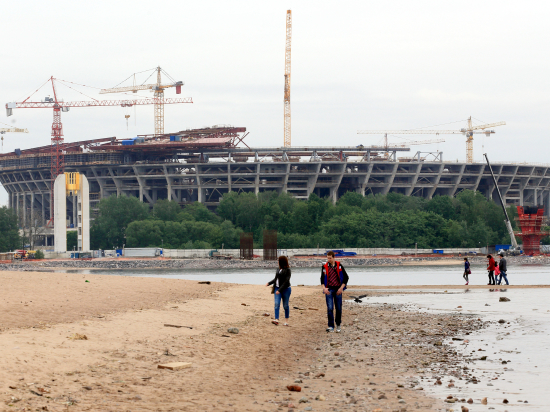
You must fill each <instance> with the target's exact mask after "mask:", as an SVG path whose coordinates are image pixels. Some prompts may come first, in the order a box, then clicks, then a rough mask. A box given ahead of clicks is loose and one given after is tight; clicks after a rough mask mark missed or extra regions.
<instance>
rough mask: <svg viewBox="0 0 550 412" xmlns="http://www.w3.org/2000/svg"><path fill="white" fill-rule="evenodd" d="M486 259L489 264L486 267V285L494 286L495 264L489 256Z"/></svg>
mask: <svg viewBox="0 0 550 412" xmlns="http://www.w3.org/2000/svg"><path fill="white" fill-rule="evenodd" d="M487 259H489V263H488V265H487V271H488V272H489V283H487V284H488V285H495V269H496V262H495V259H494V258H493V257H492V256H491V255H487Z"/></svg>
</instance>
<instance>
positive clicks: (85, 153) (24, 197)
mask: <svg viewBox="0 0 550 412" xmlns="http://www.w3.org/2000/svg"><path fill="white" fill-rule="evenodd" d="M209 133H210V134H209ZM244 133H246V129H245V128H239V127H229V126H215V127H212V128H203V129H197V130H186V131H182V132H178V133H174V134H173V135H166V136H163V137H157V136H148V137H145V139H144V143H138V144H131V145H122V143H121V141H119V140H116V139H114V138H104V139H96V140H86V141H82V142H71V143H63V144H62V145H61V146H60V150H61V151H62V152H63V153H64V165H65V171H67V172H80V173H82V174H84V175H85V176H86V177H87V179H88V181H89V185H90V202H91V212H92V214H93V213H95V212H94V211H96V210H97V203H98V202H99V201H100V200H101V199H104V198H106V197H109V196H112V195H115V196H121V195H127V196H135V197H137V198H138V199H140V200H141V201H142V202H144V203H146V204H148V205H149V206H150V207H152V206H153V205H154V204H155V202H156V201H157V200H159V199H167V200H173V201H176V202H178V203H179V204H180V205H185V204H190V203H193V202H201V203H204V204H205V205H206V206H207V207H209V208H211V209H213V208H215V207H216V206H217V205H218V204H219V201H220V199H221V198H222V197H223V196H224V195H225V194H226V193H229V192H238V193H241V192H246V193H255V194H258V193H260V192H265V191H276V192H278V193H288V194H290V195H292V196H293V197H295V198H297V199H308V198H309V196H310V195H311V194H312V193H315V194H316V195H317V196H319V197H328V198H330V199H331V200H332V201H333V202H336V201H337V200H338V199H339V198H340V197H341V196H343V195H344V194H345V193H346V192H348V191H354V192H357V193H359V194H361V195H370V194H374V195H376V194H382V195H383V194H388V193H400V194H403V195H406V196H419V197H424V198H432V197H434V196H455V195H456V194H457V193H459V192H460V191H462V190H466V189H468V190H473V191H479V192H481V193H483V194H484V195H485V196H486V197H487V198H488V199H493V200H495V201H496V202H498V196H497V191H496V186H495V184H494V183H493V181H492V179H491V175H490V173H489V168H488V165H487V164H486V163H485V162H477V163H473V164H469V163H465V162H454V161H451V162H445V161H444V160H443V154H442V153H441V152H438V153H435V154H433V156H432V155H431V154H430V153H420V152H418V153H416V154H408V151H409V149H407V148H392V149H387V148H385V147H363V146H356V147H349V146H348V147H343V146H342V147H292V148H280V147H279V148H277V147H263V148H254V147H251V148H249V147H234V146H233V143H234V142H236V141H237V140H239V139H241V138H242V137H243V136H244ZM170 136H174V141H171V140H172V138H170ZM216 136H217V137H216ZM232 136H233V137H232ZM177 138H181V140H179V141H177V140H176V139H177ZM232 142H233V143H232ZM398 154H399V156H398ZM402 155H409V157H402ZM411 155H412V156H411ZM52 162H55V159H53V158H52V155H51V152H50V149H49V147H48V146H42V147H35V148H32V149H27V150H22V151H18V152H17V153H15V152H12V153H6V154H3V155H0V184H2V186H3V187H4V189H5V190H6V191H7V192H8V195H9V200H8V202H9V203H8V205H9V207H10V208H12V209H15V210H16V211H17V214H18V215H19V216H20V218H22V219H23V221H25V219H24V217H25V215H27V217H28V216H29V213H34V212H37V213H38V214H41V215H42V216H44V217H46V220H47V219H48V218H49V215H50V209H51V205H50V190H51V182H52V175H51V164H52ZM492 168H493V171H494V174H495V179H496V181H497V185H498V188H499V190H500V192H501V194H502V197H503V200H504V202H505V204H506V205H514V206H529V205H544V208H545V210H546V214H549V211H550V165H545V164H537V165H535V164H525V163H518V164H514V163H506V162H493V165H492ZM74 205H76V202H75V203H74V204H73V202H72V201H71V199H69V201H68V203H67V209H68V211H69V212H68V219H69V223H74V219H76V212H73V211H72V210H73V209H74V210H76V209H75V207H76V206H74Z"/></svg>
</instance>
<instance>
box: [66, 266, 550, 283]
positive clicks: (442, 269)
mask: <svg viewBox="0 0 550 412" xmlns="http://www.w3.org/2000/svg"><path fill="white" fill-rule="evenodd" d="M346 271H347V272H348V275H349V276H350V286H353V285H372V286H399V285H411V286H412V285H417V286H418V285H430V286H433V285H463V284H464V280H463V279H462V273H463V272H464V269H463V266H462V265H457V266H372V267H366V268H364V267H353V268H347V269H346ZM66 272H67V273H84V274H91V273H94V274H98V275H99V274H101V275H119V276H120V275H123V276H145V277H162V278H170V279H189V280H198V281H206V280H210V281H212V282H227V283H247V284H256V285H261V284H265V283H266V282H267V281H268V280H271V279H272V278H273V277H274V275H275V270H273V269H218V270H211V269H190V270H180V269H177V270H174V269H141V270H130V269H120V270H93V271H92V270H66ZM320 276H321V268H320V267H319V268H318V269H312V268H293V269H292V279H291V283H292V284H293V285H318V284H320ZM508 281H509V282H510V284H512V285H548V284H550V266H543V265H524V266H510V267H509V268H508ZM487 282H488V278H487V271H486V270H485V267H482V266H473V265H472V274H471V275H470V285H486V284H487Z"/></svg>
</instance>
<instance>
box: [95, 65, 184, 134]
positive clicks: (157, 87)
mask: <svg viewBox="0 0 550 412" xmlns="http://www.w3.org/2000/svg"><path fill="white" fill-rule="evenodd" d="M155 71H156V72H157V82H156V83H154V84H141V85H135V84H134V85H133V86H126V87H113V88H110V89H101V90H100V92H99V94H105V93H124V92H133V93H137V92H138V91H140V90H153V91H154V92H155V99H158V103H155V104H154V113H155V135H156V136H158V135H162V134H164V89H168V88H170V87H175V88H176V94H181V86H183V82H181V81H176V82H174V83H171V84H162V78H161V73H162V72H164V70H162V69H161V67H160V66H158V67H157V68H156V69H155ZM164 74H166V75H167V76H168V77H170V76H169V75H168V74H167V73H166V72H164ZM133 76H134V79H135V74H134V75H133ZM134 81H135V80H134ZM126 119H127V118H126Z"/></svg>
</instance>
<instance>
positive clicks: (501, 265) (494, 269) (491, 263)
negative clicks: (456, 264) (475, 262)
mask: <svg viewBox="0 0 550 412" xmlns="http://www.w3.org/2000/svg"><path fill="white" fill-rule="evenodd" d="M507 271H508V269H507V268H506V258H505V257H504V253H501V254H500V261H499V262H498V265H497V263H496V261H495V258H493V256H491V255H487V272H488V274H489V283H487V284H488V285H500V284H501V283H502V280H503V279H504V281H505V282H506V284H507V285H509V283H508V275H507V274H506V272H507ZM471 274H472V270H471V269H470V262H469V261H468V258H464V275H462V277H463V278H464V279H465V280H466V285H468V284H469V283H470V280H469V278H468V276H469V275H471Z"/></svg>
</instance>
